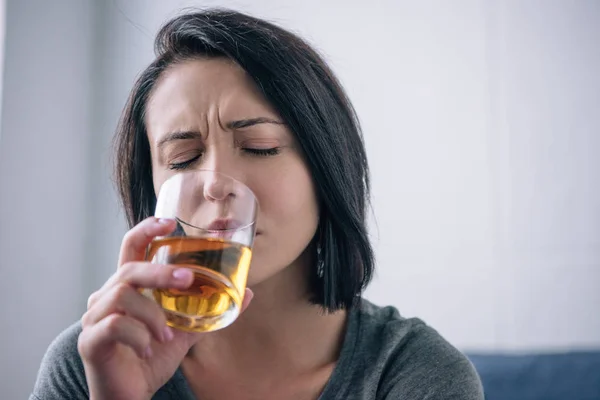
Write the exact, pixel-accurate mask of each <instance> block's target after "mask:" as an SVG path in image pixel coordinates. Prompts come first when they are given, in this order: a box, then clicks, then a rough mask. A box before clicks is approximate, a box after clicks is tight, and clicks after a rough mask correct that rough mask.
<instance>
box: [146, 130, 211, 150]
mask: <svg viewBox="0 0 600 400" xmlns="http://www.w3.org/2000/svg"><path fill="white" fill-rule="evenodd" d="M201 137H202V135H201V134H200V132H196V131H183V132H173V133H169V134H168V135H166V136H165V137H164V138H162V139H160V141H159V142H158V145H157V146H158V148H159V149H160V148H162V147H164V145H166V144H167V143H169V142H172V141H175V140H186V139H198V138H201Z"/></svg>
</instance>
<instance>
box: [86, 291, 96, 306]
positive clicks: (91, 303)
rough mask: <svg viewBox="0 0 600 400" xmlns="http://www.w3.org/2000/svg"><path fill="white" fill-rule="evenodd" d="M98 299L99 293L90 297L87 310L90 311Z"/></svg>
mask: <svg viewBox="0 0 600 400" xmlns="http://www.w3.org/2000/svg"><path fill="white" fill-rule="evenodd" d="M97 299H98V292H94V293H92V294H91V295H90V297H88V300H87V309H88V310H89V309H90V308H91V307H92V306H93V305H94V304H95V303H96V300H97Z"/></svg>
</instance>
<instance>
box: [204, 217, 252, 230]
mask: <svg viewBox="0 0 600 400" xmlns="http://www.w3.org/2000/svg"><path fill="white" fill-rule="evenodd" d="M243 227H244V224H242V223H241V222H240V221H238V220H235V219H233V218H218V219H215V220H214V221H212V222H211V223H210V224H209V225H208V226H207V227H206V230H208V231H235V230H238V229H240V228H243Z"/></svg>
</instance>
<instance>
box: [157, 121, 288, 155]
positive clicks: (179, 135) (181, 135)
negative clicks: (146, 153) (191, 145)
mask: <svg viewBox="0 0 600 400" xmlns="http://www.w3.org/2000/svg"><path fill="white" fill-rule="evenodd" d="M259 124H274V125H283V122H281V121H277V120H275V119H272V118H267V117H258V118H247V119H240V120H237V121H231V122H228V123H227V128H228V129H242V128H248V127H250V126H254V125H259ZM199 138H202V134H201V133H200V132H198V131H182V132H172V133H169V134H167V135H166V136H165V137H164V138H162V139H161V140H160V141H159V142H158V145H157V146H158V148H159V149H160V148H162V147H164V146H165V145H166V144H167V143H169V142H173V141H175V140H187V139H199Z"/></svg>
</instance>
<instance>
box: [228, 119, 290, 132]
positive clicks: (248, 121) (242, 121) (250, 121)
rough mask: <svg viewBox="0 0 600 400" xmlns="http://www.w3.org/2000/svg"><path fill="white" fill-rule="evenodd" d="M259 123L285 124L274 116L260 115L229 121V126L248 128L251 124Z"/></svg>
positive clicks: (230, 127)
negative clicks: (273, 117)
mask: <svg viewBox="0 0 600 400" xmlns="http://www.w3.org/2000/svg"><path fill="white" fill-rule="evenodd" d="M258 124H275V125H283V122H281V121H277V120H275V119H272V118H266V117H258V118H248V119H240V120H237V121H231V122H228V123H227V128H229V129H242V128H248V127H250V126H254V125H258Z"/></svg>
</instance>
